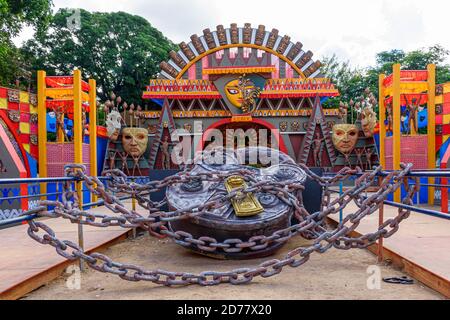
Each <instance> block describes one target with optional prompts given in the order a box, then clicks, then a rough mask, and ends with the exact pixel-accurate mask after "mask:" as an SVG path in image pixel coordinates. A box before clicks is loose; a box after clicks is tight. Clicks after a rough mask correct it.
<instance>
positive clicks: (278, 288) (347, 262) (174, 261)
mask: <svg viewBox="0 0 450 320" xmlns="http://www.w3.org/2000/svg"><path fill="white" fill-rule="evenodd" d="M306 244H307V243H306V240H303V239H301V238H297V239H291V240H290V242H289V243H288V244H286V245H285V246H284V248H283V249H282V250H280V251H279V252H278V253H277V255H276V256H277V257H281V256H282V255H283V254H284V253H286V252H287V251H289V250H292V249H293V248H296V247H298V246H300V245H306ZM104 253H105V254H106V255H108V256H110V257H111V258H113V259H114V260H117V261H120V262H123V263H124V262H126V263H134V264H139V265H141V266H145V267H146V268H147V269H158V268H159V269H166V270H170V271H187V272H195V273H198V272H201V271H205V270H216V271H227V270H232V269H234V268H240V267H251V266H256V265H257V264H258V263H260V262H261V261H263V260H266V259H267V258H265V259H257V260H246V261H220V260H215V259H211V258H207V257H203V256H200V255H197V254H193V253H191V252H189V251H187V250H185V249H184V248H182V247H180V246H178V245H176V244H174V243H173V242H171V241H170V240H157V239H154V238H150V237H148V236H140V237H138V238H137V239H134V240H127V241H125V242H123V243H120V244H117V245H115V246H113V247H111V248H109V249H107V251H105V252H104ZM55 254H56V253H55ZM269 259H270V258H269ZM376 263H377V259H376V257H375V256H374V255H372V254H371V253H369V252H368V251H366V250H360V249H353V250H349V251H342V250H336V249H330V250H329V251H328V252H327V253H325V254H318V253H313V254H312V256H311V259H310V260H309V261H308V262H307V263H306V264H304V265H303V266H300V267H298V268H290V267H285V268H284V269H283V272H282V273H281V274H279V275H276V276H274V277H270V278H261V277H258V278H255V280H254V281H253V282H251V283H250V284H246V285H241V286H234V285H229V284H222V285H219V286H213V287H200V286H197V285H191V286H187V287H178V288H168V287H164V286H160V285H156V284H153V283H148V282H143V281H140V282H129V281H125V280H122V279H120V278H119V277H117V276H115V275H111V274H104V273H100V272H97V271H95V270H92V269H88V270H87V271H85V272H84V273H82V274H81V288H80V289H69V288H68V286H67V284H68V283H72V282H71V280H72V279H73V278H70V276H69V275H64V276H61V277H60V278H58V279H56V280H55V281H53V282H51V283H49V284H47V285H45V286H43V287H41V288H39V289H38V290H36V291H34V292H32V293H30V294H28V295H27V296H25V297H24V299H88V300H97V299H180V300H191V299H195V300H207V299H274V300H280V299H281V300H287V299H377V300H378V299H444V298H443V296H441V295H440V294H438V293H436V292H435V291H432V290H431V289H429V288H427V287H425V286H423V285H422V284H420V283H417V282H416V283H415V284H414V285H401V284H388V283H385V282H381V288H380V289H368V287H367V281H368V278H369V277H370V276H371V274H369V273H368V268H369V267H370V266H374V265H376ZM379 267H380V270H381V277H392V276H403V275H405V274H403V273H402V272H401V271H399V270H395V269H394V268H393V267H391V266H388V265H381V266H379Z"/></svg>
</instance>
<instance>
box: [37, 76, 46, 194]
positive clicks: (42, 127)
mask: <svg viewBox="0 0 450 320" xmlns="http://www.w3.org/2000/svg"><path fill="white" fill-rule="evenodd" d="M45 76H46V73H45V71H41V70H40V71H38V74H37V82H38V96H37V100H38V113H37V114H38V123H39V127H38V144H39V148H38V150H39V178H46V177H47V112H46V109H47V108H46V105H45V98H46V96H45ZM40 192H41V193H47V184H46V183H41V184H40ZM41 200H46V197H45V196H44V197H42V198H41Z"/></svg>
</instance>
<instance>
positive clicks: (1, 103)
mask: <svg viewBox="0 0 450 320" xmlns="http://www.w3.org/2000/svg"><path fill="white" fill-rule="evenodd" d="M0 109H8V99H6V98H0Z"/></svg>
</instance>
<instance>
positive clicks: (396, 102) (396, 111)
mask: <svg viewBox="0 0 450 320" xmlns="http://www.w3.org/2000/svg"><path fill="white" fill-rule="evenodd" d="M392 71H393V76H392V78H393V79H392V80H393V82H392V96H393V104H392V114H393V122H394V123H393V124H392V129H393V133H392V149H393V150H392V158H393V159H392V160H393V161H392V162H393V169H394V170H400V159H401V158H400V139H401V131H400V121H401V119H400V107H401V106H400V64H399V63H396V64H394V66H393V70H392ZM400 196H401V189H400V188H399V189H398V190H397V191H396V192H395V193H394V201H395V202H400Z"/></svg>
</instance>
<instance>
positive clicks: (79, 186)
mask: <svg viewBox="0 0 450 320" xmlns="http://www.w3.org/2000/svg"><path fill="white" fill-rule="evenodd" d="M82 108H83V102H82V87H81V71H80V70H75V71H74V73H73V147H74V151H75V163H76V164H82V163H83V125H82V122H83V120H82V117H83V115H82V113H83V110H82ZM75 185H76V192H77V195H78V200H79V203H80V209H82V208H83V192H82V190H83V183H82V182H81V181H78V182H76V184H75ZM78 245H79V246H80V248H81V250H84V237H83V225H82V224H78ZM80 269H81V271H84V264H83V261H82V260H81V259H80Z"/></svg>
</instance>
